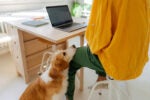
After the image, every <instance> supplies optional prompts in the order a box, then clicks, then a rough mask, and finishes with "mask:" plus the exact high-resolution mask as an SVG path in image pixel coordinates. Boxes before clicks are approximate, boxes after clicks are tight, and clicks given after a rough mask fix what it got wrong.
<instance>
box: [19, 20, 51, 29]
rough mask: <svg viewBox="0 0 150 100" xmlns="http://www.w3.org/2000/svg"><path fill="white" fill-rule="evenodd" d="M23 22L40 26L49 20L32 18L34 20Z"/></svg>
mask: <svg viewBox="0 0 150 100" xmlns="http://www.w3.org/2000/svg"><path fill="white" fill-rule="evenodd" d="M22 24H24V25H28V26H32V27H39V26H42V25H45V24H48V22H45V21H41V20H32V21H26V22H23V23H22Z"/></svg>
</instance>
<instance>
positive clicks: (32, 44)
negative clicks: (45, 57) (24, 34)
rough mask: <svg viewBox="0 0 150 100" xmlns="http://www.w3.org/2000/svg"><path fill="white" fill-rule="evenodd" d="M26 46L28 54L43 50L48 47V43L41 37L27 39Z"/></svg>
mask: <svg viewBox="0 0 150 100" xmlns="http://www.w3.org/2000/svg"><path fill="white" fill-rule="evenodd" d="M24 47H25V54H26V56H29V55H32V54H35V53H38V52H40V51H42V50H45V49H47V48H48V44H47V43H45V42H42V41H40V40H39V39H34V40H31V41H27V42H25V43H24Z"/></svg>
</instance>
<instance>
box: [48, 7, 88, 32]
mask: <svg viewBox="0 0 150 100" xmlns="http://www.w3.org/2000/svg"><path fill="white" fill-rule="evenodd" d="M46 10H47V13H48V16H49V19H50V22H51V24H52V27H55V28H58V29H61V30H63V31H65V32H72V31H75V30H78V29H80V28H84V27H86V26H87V23H75V22H73V20H72V17H71V14H70V11H69V8H68V6H67V5H59V6H49V7H46Z"/></svg>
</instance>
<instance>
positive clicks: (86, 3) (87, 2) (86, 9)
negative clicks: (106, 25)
mask: <svg viewBox="0 0 150 100" xmlns="http://www.w3.org/2000/svg"><path fill="white" fill-rule="evenodd" d="M92 2H93V0H84V9H83V16H85V17H89V15H90V11H91V5H92Z"/></svg>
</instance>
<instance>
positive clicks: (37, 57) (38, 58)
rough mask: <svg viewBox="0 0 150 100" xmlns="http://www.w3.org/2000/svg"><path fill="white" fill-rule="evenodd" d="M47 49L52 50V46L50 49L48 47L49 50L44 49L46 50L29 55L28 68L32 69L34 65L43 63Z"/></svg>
mask: <svg viewBox="0 0 150 100" xmlns="http://www.w3.org/2000/svg"><path fill="white" fill-rule="evenodd" d="M46 51H51V48H50V49H47V50H44V51H42V52H39V53H37V54H34V55H31V56H28V57H27V69H28V70H29V69H32V68H33V67H34V66H36V65H39V64H41V62H42V58H43V54H44V53H45V52H46ZM46 58H48V57H46Z"/></svg>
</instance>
